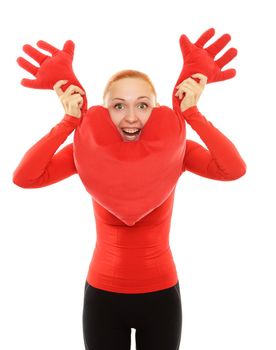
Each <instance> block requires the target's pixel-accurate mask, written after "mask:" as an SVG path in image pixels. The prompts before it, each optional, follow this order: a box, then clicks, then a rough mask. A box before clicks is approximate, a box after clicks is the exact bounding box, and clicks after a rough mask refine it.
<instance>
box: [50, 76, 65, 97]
mask: <svg viewBox="0 0 276 350" xmlns="http://www.w3.org/2000/svg"><path fill="white" fill-rule="evenodd" d="M67 82H68V80H59V81H57V82H56V83H55V85H54V86H53V89H54V90H55V92H56V93H57V95H58V96H61V95H62V94H63V93H64V91H63V90H62V89H61V86H62V85H64V84H66V83H67Z"/></svg>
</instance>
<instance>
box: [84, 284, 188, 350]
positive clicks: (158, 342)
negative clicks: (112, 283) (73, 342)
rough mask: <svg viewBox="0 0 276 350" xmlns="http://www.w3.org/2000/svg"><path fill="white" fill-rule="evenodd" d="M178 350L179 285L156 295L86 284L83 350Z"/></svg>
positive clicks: (180, 327)
mask: <svg viewBox="0 0 276 350" xmlns="http://www.w3.org/2000/svg"><path fill="white" fill-rule="evenodd" d="M131 328H135V329H136V333H135V339H136V350H178V349H179V345H180V339H181V331H182V307H181V294H180V289H179V282H177V284H176V285H174V286H173V287H170V288H167V289H162V290H159V291H156V292H149V293H140V294H125V293H115V292H109V291H105V290H102V289H98V288H94V287H93V286H91V285H90V284H88V283H87V282H86V283H85V293H84V305H83V336H84V343H85V349H86V350H130V345H131Z"/></svg>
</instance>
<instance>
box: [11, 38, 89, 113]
mask: <svg viewBox="0 0 276 350" xmlns="http://www.w3.org/2000/svg"><path fill="white" fill-rule="evenodd" d="M37 46H38V47H39V48H41V49H43V50H46V51H48V52H50V53H51V56H48V55H45V54H44V53H42V52H40V51H39V50H37V49H36V48H34V47H33V46H31V45H29V44H26V45H24V46H23V51H24V52H25V53H26V54H28V55H29V56H30V57H31V58H33V59H34V60H35V61H36V62H37V63H39V67H37V66H35V65H33V64H32V63H30V62H29V61H27V60H26V59H25V58H23V57H18V58H17V60H16V61H17V63H18V64H19V66H20V67H21V68H23V69H25V70H26V71H27V72H29V73H31V74H32V75H33V76H34V77H35V79H26V78H24V79H22V80H21V84H22V85H23V86H25V87H28V88H32V89H50V90H53V86H54V85H55V83H56V82H57V81H59V80H68V82H67V83H66V84H64V85H62V87H61V88H62V90H63V91H65V90H66V89H67V87H68V86H69V85H71V84H73V85H77V86H79V87H80V88H81V89H82V90H84V88H83V86H82V85H81V84H80V82H79V81H78V79H77V77H76V76H75V73H74V71H73V67H72V64H73V58H74V50H75V44H74V43H73V41H72V40H67V41H66V42H65V44H64V46H63V49H62V50H59V49H57V48H56V47H54V46H52V45H50V44H49V43H47V42H46V41H43V40H39V41H38V42H37ZM84 91H85V90H84ZM82 97H83V105H82V108H81V110H82V112H83V113H85V112H86V110H87V97H86V95H82Z"/></svg>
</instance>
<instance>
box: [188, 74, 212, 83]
mask: <svg viewBox="0 0 276 350" xmlns="http://www.w3.org/2000/svg"><path fill="white" fill-rule="evenodd" d="M191 76H192V77H193V78H198V79H199V84H200V85H205V84H206V83H207V81H208V77H207V76H206V75H204V74H201V73H195V74H192V75H191Z"/></svg>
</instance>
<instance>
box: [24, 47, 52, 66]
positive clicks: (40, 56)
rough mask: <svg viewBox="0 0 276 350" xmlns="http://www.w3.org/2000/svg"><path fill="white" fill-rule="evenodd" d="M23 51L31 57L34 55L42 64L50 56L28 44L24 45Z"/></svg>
mask: <svg viewBox="0 0 276 350" xmlns="http://www.w3.org/2000/svg"><path fill="white" fill-rule="evenodd" d="M23 51H24V52H25V53H26V54H28V55H29V56H30V57H32V58H33V59H34V60H35V61H36V62H37V63H39V64H40V65H41V63H42V62H43V61H44V60H45V59H46V58H47V57H49V56H47V55H44V53H42V52H40V51H38V50H37V49H35V48H34V47H32V46H31V45H28V44H26V45H24V46H23Z"/></svg>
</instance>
